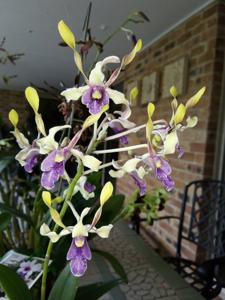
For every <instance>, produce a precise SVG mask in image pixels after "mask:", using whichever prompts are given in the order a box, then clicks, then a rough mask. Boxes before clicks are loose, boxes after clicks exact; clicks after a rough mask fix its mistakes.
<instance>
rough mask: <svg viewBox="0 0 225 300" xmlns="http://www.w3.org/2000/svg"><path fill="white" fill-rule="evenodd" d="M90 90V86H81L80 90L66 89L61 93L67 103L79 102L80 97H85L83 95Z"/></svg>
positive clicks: (74, 88)
mask: <svg viewBox="0 0 225 300" xmlns="http://www.w3.org/2000/svg"><path fill="white" fill-rule="evenodd" d="M88 89H89V86H88V85H85V86H81V87H79V88H76V87H73V88H70V89H66V90H65V91H63V92H62V93H61V95H62V96H64V97H65V98H66V101H68V102H69V101H71V100H74V101H76V100H78V99H79V98H80V97H82V96H83V94H84V93H85V92H86V91H87V90H88Z"/></svg>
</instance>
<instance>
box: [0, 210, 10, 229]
mask: <svg viewBox="0 0 225 300" xmlns="http://www.w3.org/2000/svg"><path fill="white" fill-rule="evenodd" d="M10 222H11V215H10V214H9V213H1V214H0V232H1V231H3V230H5V229H7V228H8V226H9V224H10Z"/></svg>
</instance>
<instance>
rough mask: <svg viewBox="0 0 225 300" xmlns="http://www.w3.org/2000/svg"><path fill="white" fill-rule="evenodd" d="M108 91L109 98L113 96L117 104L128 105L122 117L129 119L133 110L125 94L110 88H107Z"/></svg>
mask: <svg viewBox="0 0 225 300" xmlns="http://www.w3.org/2000/svg"><path fill="white" fill-rule="evenodd" d="M106 91H107V93H108V94H109V98H111V99H112V101H113V102H114V103H115V104H116V105H119V104H123V105H125V106H126V109H125V111H123V112H122V114H121V117H122V118H124V119H128V118H129V116H130V115H131V110H130V105H129V101H128V100H127V99H126V98H125V96H124V94H123V93H121V92H119V91H116V90H112V89H110V88H107V89H106Z"/></svg>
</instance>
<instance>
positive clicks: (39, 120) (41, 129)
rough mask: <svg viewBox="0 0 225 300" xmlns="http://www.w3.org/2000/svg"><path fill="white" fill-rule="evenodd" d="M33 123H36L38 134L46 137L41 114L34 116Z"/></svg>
mask: <svg viewBox="0 0 225 300" xmlns="http://www.w3.org/2000/svg"><path fill="white" fill-rule="evenodd" d="M35 122H36V125H37V129H38V131H39V132H40V133H42V134H43V135H44V136H46V131H45V125H44V122H43V119H42V116H41V114H38V113H36V114H35Z"/></svg>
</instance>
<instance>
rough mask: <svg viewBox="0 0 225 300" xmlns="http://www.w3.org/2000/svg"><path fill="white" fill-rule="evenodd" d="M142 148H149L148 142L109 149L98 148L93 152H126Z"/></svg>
mask: <svg viewBox="0 0 225 300" xmlns="http://www.w3.org/2000/svg"><path fill="white" fill-rule="evenodd" d="M141 148H148V144H140V145H135V146H129V147H122V148H115V149H107V150H96V151H94V152H93V153H94V154H104V153H116V152H124V151H129V150H135V149H141Z"/></svg>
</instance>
